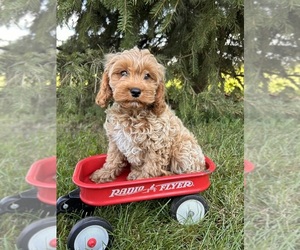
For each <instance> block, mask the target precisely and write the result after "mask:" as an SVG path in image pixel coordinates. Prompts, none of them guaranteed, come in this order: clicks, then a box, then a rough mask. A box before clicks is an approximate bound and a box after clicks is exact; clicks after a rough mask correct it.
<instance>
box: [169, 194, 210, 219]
mask: <svg viewBox="0 0 300 250" xmlns="http://www.w3.org/2000/svg"><path fill="white" fill-rule="evenodd" d="M188 203H190V204H192V205H193V206H189V204H188ZM183 206H184V208H183ZM180 209H183V210H184V209H188V210H185V212H184V213H183V214H182V215H180V214H179V213H180ZM170 210H171V216H172V218H174V219H175V220H177V221H178V222H179V223H180V224H183V225H186V224H188V225H191V224H197V223H199V221H200V220H202V219H203V218H204V216H205V214H206V213H207V212H208V210H209V206H208V204H207V202H206V201H205V199H204V198H203V197H202V196H201V195H198V194H192V195H185V196H179V197H176V198H174V199H173V201H172V204H171V209H170ZM189 213H190V214H191V216H192V217H193V221H187V217H188V216H189V215H188V214H189Z"/></svg>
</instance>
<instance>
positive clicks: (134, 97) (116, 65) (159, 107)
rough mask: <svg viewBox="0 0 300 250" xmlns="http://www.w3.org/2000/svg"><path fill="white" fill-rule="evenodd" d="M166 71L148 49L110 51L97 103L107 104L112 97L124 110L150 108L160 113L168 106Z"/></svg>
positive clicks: (104, 105)
mask: <svg viewBox="0 0 300 250" xmlns="http://www.w3.org/2000/svg"><path fill="white" fill-rule="evenodd" d="M164 73H165V70H164V67H163V66H162V65H161V64H159V63H158V62H157V60H156V59H155V57H154V56H153V55H152V54H151V53H150V52H149V50H147V49H144V50H139V49H138V48H134V49H131V50H125V51H124V52H122V53H116V54H108V55H106V64H105V68H104V73H103V76H102V82H101V86H100V91H99V93H98V95H97V97H96V103H97V104H98V105H100V106H101V107H106V106H107V104H108V102H109V100H110V99H113V100H114V101H115V102H117V103H119V104H120V106H121V107H123V108H125V109H144V108H148V109H149V108H150V109H152V111H153V112H154V113H155V114H156V115H160V114H161V113H162V112H163V111H164V109H165V107H166V104H165V100H164V98H165V87H164Z"/></svg>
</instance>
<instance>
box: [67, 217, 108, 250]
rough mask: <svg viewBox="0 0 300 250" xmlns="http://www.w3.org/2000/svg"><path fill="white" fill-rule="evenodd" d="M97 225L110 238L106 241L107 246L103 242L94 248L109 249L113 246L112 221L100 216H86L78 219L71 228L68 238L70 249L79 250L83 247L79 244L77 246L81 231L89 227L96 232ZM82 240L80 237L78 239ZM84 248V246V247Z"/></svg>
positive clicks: (96, 249)
mask: <svg viewBox="0 0 300 250" xmlns="http://www.w3.org/2000/svg"><path fill="white" fill-rule="evenodd" d="M95 227H99V229H101V230H102V233H103V232H104V233H107V237H108V240H107V242H104V244H105V246H104V247H103V246H102V244H101V247H100V246H98V248H93V249H95V250H98V249H99V250H100V249H109V248H110V247H111V246H112V242H113V236H112V232H113V228H112V226H111V225H110V223H109V222H108V221H106V220H104V219H102V218H99V217H94V216H93V217H86V218H83V219H81V220H80V221H78V222H77V223H76V224H75V225H74V226H73V227H72V229H71V231H70V233H69V236H68V239H67V247H68V249H70V250H77V249H81V248H79V247H78V246H76V239H77V237H78V236H79V237H80V233H81V232H83V230H88V228H91V229H92V230H93V232H95ZM97 233H99V236H100V237H101V231H99V232H97ZM77 240H80V239H77ZM83 249H84V248H83Z"/></svg>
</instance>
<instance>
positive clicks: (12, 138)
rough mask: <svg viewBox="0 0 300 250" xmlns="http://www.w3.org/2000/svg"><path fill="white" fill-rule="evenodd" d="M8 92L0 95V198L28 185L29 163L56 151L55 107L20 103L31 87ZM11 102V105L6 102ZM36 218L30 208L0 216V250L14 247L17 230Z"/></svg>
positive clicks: (51, 154) (17, 191)
mask: <svg viewBox="0 0 300 250" xmlns="http://www.w3.org/2000/svg"><path fill="white" fill-rule="evenodd" d="M1 91H2V90H1ZM9 91H10V92H9V93H5V94H4V95H3V96H1V103H0V104H1V105H0V107H1V108H0V138H1V143H0V179H1V182H0V199H2V198H4V197H7V196H12V195H17V194H19V193H21V192H22V191H25V190H27V189H30V188H32V186H30V185H29V184H28V183H26V181H25V176H26V174H27V172H28V170H29V168H30V166H31V165H32V164H33V163H34V162H35V161H37V160H39V159H42V158H45V157H50V156H53V155H55V153H56V126H55V125H56V124H55V107H51V106H49V107H48V108H47V110H46V109H45V108H41V109H40V110H39V111H38V112H35V111H34V110H36V107H35V106H31V105H28V106H26V105H23V104H24V102H23V100H22V98H23V97H24V98H25V95H28V93H27V92H26V91H28V92H31V90H26V91H25V90H23V89H21V88H20V89H18V90H16V89H13V88H10V90H9ZM21 91H22V93H21ZM32 92H33V91H32ZM0 94H3V92H0ZM10 94H11V95H10ZM21 95H22V98H21ZM31 95H32V94H30V95H29V96H31ZM41 95H42V94H41ZM47 95H49V92H48V93H47ZM16 96H18V97H16ZM28 99H29V98H28ZM16 100H17V101H16ZM11 101H13V105H14V106H12V105H10V104H9V103H10V102H11ZM3 104H8V106H9V107H7V106H6V107H5V106H3ZM50 104H51V103H50ZM25 106H26V107H25ZM42 109H43V110H42ZM41 111H46V112H45V113H43V112H41ZM39 218H40V217H39V214H38V213H35V212H34V213H33V212H30V211H28V212H26V213H21V214H17V213H13V214H8V213H7V214H3V215H1V218H0V249H3V250H13V249H16V246H15V243H16V239H17V237H18V235H19V234H20V232H21V231H22V230H23V229H24V228H25V227H26V226H27V225H29V224H30V223H31V222H32V221H34V220H38V219H39Z"/></svg>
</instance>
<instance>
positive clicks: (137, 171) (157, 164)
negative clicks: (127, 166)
mask: <svg viewBox="0 0 300 250" xmlns="http://www.w3.org/2000/svg"><path fill="white" fill-rule="evenodd" d="M161 155H162V154H160V153H159V152H152V153H151V152H148V154H146V155H145V156H144V163H143V164H142V165H139V166H135V165H133V164H132V165H131V172H130V173H129V175H128V177H127V180H138V179H144V178H152V177H158V176H165V175H171V174H172V173H171V172H170V171H168V165H169V164H168V161H167V160H166V159H162V157H161Z"/></svg>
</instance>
